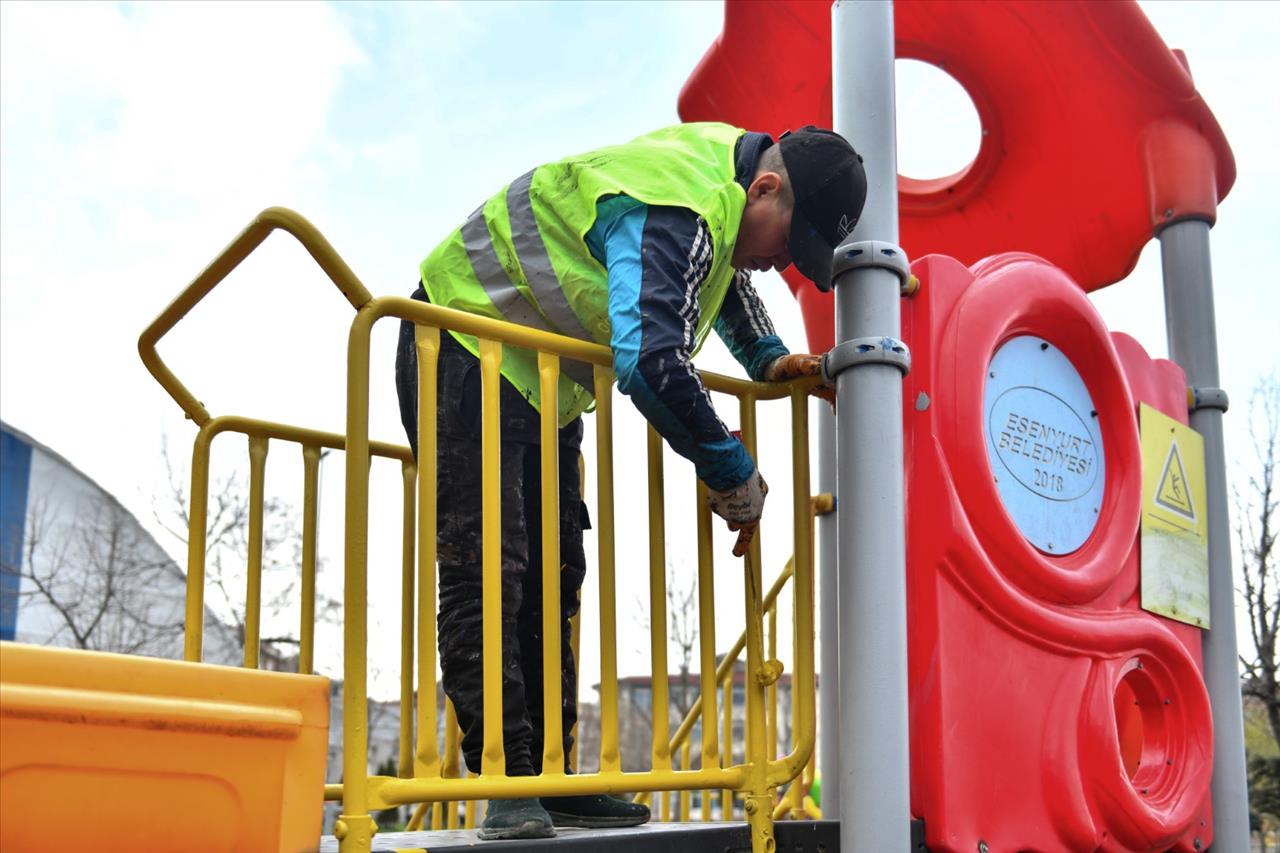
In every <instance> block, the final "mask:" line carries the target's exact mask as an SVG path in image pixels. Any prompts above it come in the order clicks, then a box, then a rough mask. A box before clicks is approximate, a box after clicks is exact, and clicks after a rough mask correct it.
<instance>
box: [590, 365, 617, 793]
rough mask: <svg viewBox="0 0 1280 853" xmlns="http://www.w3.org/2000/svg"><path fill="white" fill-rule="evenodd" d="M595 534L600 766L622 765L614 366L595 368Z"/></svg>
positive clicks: (613, 767)
mask: <svg viewBox="0 0 1280 853" xmlns="http://www.w3.org/2000/svg"><path fill="white" fill-rule="evenodd" d="M595 392H596V394H595V397H596V515H597V516H598V517H597V519H596V524H597V528H598V529H597V531H596V537H597V541H598V543H599V555H600V567H599V575H600V771H601V772H602V773H617V772H619V771H620V770H621V769H622V760H621V756H620V752H619V749H618V627H617V625H618V620H617V593H616V590H615V585H614V526H613V522H614V519H613V372H612V371H611V370H609V369H608V368H604V367H600V366H599V365H597V366H596V368H595Z"/></svg>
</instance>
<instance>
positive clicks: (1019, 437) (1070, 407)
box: [983, 335, 1106, 555]
mask: <svg viewBox="0 0 1280 853" xmlns="http://www.w3.org/2000/svg"><path fill="white" fill-rule="evenodd" d="M983 411H984V414H985V418H984V422H985V424H986V432H987V435H986V439H987V442H986V443H987V457H988V461H989V462H990V464H991V473H992V475H993V476H994V477H995V480H996V488H997V490H998V491H999V493H1000V498H1001V500H1002V501H1003V503H1004V506H1005V509H1006V510H1007V511H1008V512H1009V515H1010V516H1011V517H1012V518H1013V520H1014V523H1015V524H1017V526H1018V529H1019V530H1020V531H1021V532H1022V535H1023V536H1025V537H1026V538H1027V540H1028V541H1029V542H1031V544H1032V545H1034V546H1036V547H1037V548H1039V549H1040V550H1041V551H1044V552H1045V553H1048V554H1055V555H1060V554H1068V553H1070V552H1072V551H1074V550H1076V549H1077V548H1079V547H1080V546H1081V545H1083V544H1084V542H1085V540H1087V539H1088V538H1089V534H1091V533H1092V532H1093V528H1094V527H1095V525H1096V524H1097V522H1098V511H1099V509H1100V508H1101V506H1102V492H1103V488H1104V486H1105V484H1106V466H1105V454H1104V453H1103V448H1102V436H1101V433H1100V431H1099V429H1098V412H1097V411H1096V410H1095V409H1094V407H1093V400H1092V398H1091V397H1090V396H1089V391H1088V389H1087V388H1086V387H1085V384H1084V380H1082V379H1081V378H1080V374H1079V373H1078V372H1076V369H1075V367H1074V366H1072V364H1071V362H1070V361H1069V360H1068V359H1067V357H1066V356H1065V355H1063V354H1062V352H1061V351H1060V350H1059V349H1058V348H1057V347H1055V346H1053V345H1052V344H1050V343H1049V342H1048V341H1046V340H1044V339H1042V338H1038V337H1034V336H1030V335H1026V336H1022V337H1017V338H1013V339H1011V340H1009V341H1007V342H1005V343H1004V344H1003V345H1001V347H1000V349H998V350H997V351H996V354H995V356H994V357H993V358H992V359H991V366H990V367H989V369H988V372H987V383H986V389H985V392H984V394H983Z"/></svg>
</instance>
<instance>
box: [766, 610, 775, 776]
mask: <svg viewBox="0 0 1280 853" xmlns="http://www.w3.org/2000/svg"><path fill="white" fill-rule="evenodd" d="M777 659H778V600H777V599H776V598H775V599H774V601H773V603H772V604H770V605H769V657H768V660H771V661H774V660H777ZM765 697H766V698H765V712H766V714H767V715H768V716H767V717H766V719H765V750H766V752H765V755H766V756H767V758H768V760H769V761H772V760H773V759H774V758H775V757H776V756H777V754H778V682H777V681H771V682H769V687H768V689H767V690H766V693H765Z"/></svg>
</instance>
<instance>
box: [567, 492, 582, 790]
mask: <svg viewBox="0 0 1280 853" xmlns="http://www.w3.org/2000/svg"><path fill="white" fill-rule="evenodd" d="M578 482H582V481H581V480H579V481H578ZM578 608H579V609H578V612H577V613H575V614H573V618H572V619H570V620H569V648H570V649H571V650H572V651H573V671H574V673H575V674H577V673H579V672H581V667H582V658H581V657H579V656H578V650H579V649H580V648H581V646H580V645H579V641H580V639H581V635H582V609H581V608H582V604H581V599H579V604H578ZM573 702H574V705H575V707H574V717H573V730H572V731H571V732H569V734H570V735H571V736H572V737H573V746H572V747H570V748H569V772H570V773H577V772H578V737H579V736H578V727H579V726H578V724H579V721H580V717H579V714H578V708H577V707H576V706H577V703H578V700H577V697H574V700H573Z"/></svg>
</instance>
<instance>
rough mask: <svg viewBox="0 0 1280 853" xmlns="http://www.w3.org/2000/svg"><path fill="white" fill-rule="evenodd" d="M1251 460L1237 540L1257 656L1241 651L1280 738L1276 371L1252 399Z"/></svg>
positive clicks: (1279, 406) (1255, 693)
mask: <svg viewBox="0 0 1280 853" xmlns="http://www.w3.org/2000/svg"><path fill="white" fill-rule="evenodd" d="M1249 434H1250V437H1251V438H1252V440H1253V453H1254V458H1253V459H1252V460H1250V467H1251V468H1252V473H1251V474H1250V475H1249V478H1248V483H1247V491H1246V492H1245V493H1244V494H1243V495H1242V494H1241V493H1240V491H1239V489H1237V490H1236V494H1235V504H1236V540H1237V542H1238V543H1239V547H1240V565H1241V573H1242V575H1243V578H1244V600H1245V607H1246V608H1247V610H1248V613H1249V630H1250V633H1251V635H1252V640H1253V649H1254V651H1253V655H1252V658H1251V659H1250V658H1246V657H1244V656H1243V655H1242V656H1241V663H1242V664H1243V667H1244V687H1243V689H1244V694H1245V696H1247V697H1250V698H1252V699H1255V700H1257V701H1258V702H1260V703H1261V704H1262V706H1263V708H1264V709H1265V710H1266V716H1267V722H1268V723H1269V724H1270V726H1271V734H1272V737H1273V738H1275V739H1276V740H1277V741H1280V680H1278V678H1277V676H1278V674H1280V660H1278V659H1277V657H1276V638H1277V633H1278V632H1280V578H1277V574H1276V568H1277V567H1276V533H1277V529H1276V525H1277V521H1280V519H1277V518H1276V507H1277V506H1280V492H1278V491H1277V487H1278V486H1280V484H1278V483H1277V482H1276V462H1277V452H1278V451H1280V383H1277V381H1276V378H1275V377H1274V376H1272V377H1268V378H1267V379H1264V380H1263V381H1261V382H1260V383H1259V384H1258V386H1257V387H1256V388H1255V389H1254V392H1253V396H1252V398H1251V400H1250V402H1249Z"/></svg>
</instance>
